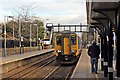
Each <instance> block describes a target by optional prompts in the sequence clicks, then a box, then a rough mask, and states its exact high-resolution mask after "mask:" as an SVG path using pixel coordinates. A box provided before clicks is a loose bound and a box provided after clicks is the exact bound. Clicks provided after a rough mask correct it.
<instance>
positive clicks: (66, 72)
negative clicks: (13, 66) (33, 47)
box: [3, 54, 75, 80]
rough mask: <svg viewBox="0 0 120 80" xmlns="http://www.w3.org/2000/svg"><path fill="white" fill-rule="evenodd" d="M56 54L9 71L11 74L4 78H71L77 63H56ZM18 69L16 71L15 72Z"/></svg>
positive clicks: (66, 79)
mask: <svg viewBox="0 0 120 80" xmlns="http://www.w3.org/2000/svg"><path fill="white" fill-rule="evenodd" d="M55 60H56V59H55V56H54V54H53V55H51V54H50V55H48V56H47V57H44V58H42V59H40V60H38V61H36V62H34V63H32V64H30V65H26V66H23V67H21V68H18V69H17V70H14V71H13V72H14V74H13V72H11V73H12V74H11V73H10V72H9V76H6V77H4V79H3V80H8V79H9V80H13V79H23V80H24V79H27V80H29V79H30V80H32V79H38V80H48V79H49V80H54V79H56V80H58V79H60V80H69V78H70V76H71V73H72V71H73V70H74V68H75V65H66V66H64V65H56V61H55ZM15 71H16V72H15Z"/></svg>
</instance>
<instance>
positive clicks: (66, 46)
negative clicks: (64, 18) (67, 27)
mask: <svg viewBox="0 0 120 80" xmlns="http://www.w3.org/2000/svg"><path fill="white" fill-rule="evenodd" d="M63 45H64V46H63V47H64V49H63V51H64V54H70V36H68V35H67V36H64V37H63Z"/></svg>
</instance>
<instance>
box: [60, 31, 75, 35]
mask: <svg viewBox="0 0 120 80" xmlns="http://www.w3.org/2000/svg"><path fill="white" fill-rule="evenodd" d="M68 33H70V34H76V33H75V32H72V31H69V30H65V31H62V32H59V33H58V34H68Z"/></svg>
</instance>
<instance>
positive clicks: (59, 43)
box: [56, 36, 62, 46]
mask: <svg viewBox="0 0 120 80" xmlns="http://www.w3.org/2000/svg"><path fill="white" fill-rule="evenodd" d="M61 41H62V37H61V36H57V37H56V42H57V45H59V46H61V45H62V43H61Z"/></svg>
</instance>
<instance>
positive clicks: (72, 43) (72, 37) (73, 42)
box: [71, 36, 76, 45]
mask: <svg viewBox="0 0 120 80" xmlns="http://www.w3.org/2000/svg"><path fill="white" fill-rule="evenodd" d="M71 45H76V36H71Z"/></svg>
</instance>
